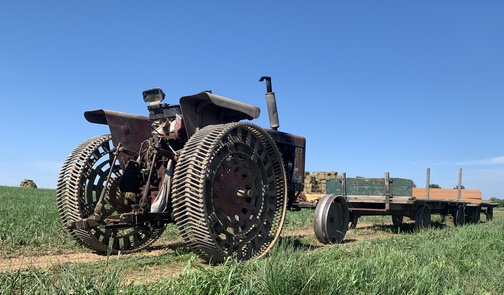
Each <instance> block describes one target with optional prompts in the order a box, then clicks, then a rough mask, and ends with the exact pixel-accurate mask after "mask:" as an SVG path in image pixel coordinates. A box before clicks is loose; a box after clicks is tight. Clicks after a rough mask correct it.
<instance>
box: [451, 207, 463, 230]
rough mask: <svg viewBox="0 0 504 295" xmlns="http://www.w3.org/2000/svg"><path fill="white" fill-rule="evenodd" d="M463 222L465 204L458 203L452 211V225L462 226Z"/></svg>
mask: <svg viewBox="0 0 504 295" xmlns="http://www.w3.org/2000/svg"><path fill="white" fill-rule="evenodd" d="M464 224H465V206H464V205H459V206H457V209H456V210H455V212H454V213H453V225H454V226H463V225H464Z"/></svg>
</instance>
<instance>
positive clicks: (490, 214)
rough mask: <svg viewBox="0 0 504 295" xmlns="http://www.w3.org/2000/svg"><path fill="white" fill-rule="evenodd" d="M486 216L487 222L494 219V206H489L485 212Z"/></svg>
mask: <svg viewBox="0 0 504 295" xmlns="http://www.w3.org/2000/svg"><path fill="white" fill-rule="evenodd" d="M485 216H486V220H487V221H490V220H492V219H493V207H492V206H488V207H487V208H486V210H485Z"/></svg>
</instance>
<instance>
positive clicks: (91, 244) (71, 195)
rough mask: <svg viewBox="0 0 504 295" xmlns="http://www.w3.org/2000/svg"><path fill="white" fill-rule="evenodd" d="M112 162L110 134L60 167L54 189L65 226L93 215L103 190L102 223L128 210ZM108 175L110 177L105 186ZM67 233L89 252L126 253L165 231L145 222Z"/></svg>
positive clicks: (91, 142)
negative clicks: (88, 249)
mask: <svg viewBox="0 0 504 295" xmlns="http://www.w3.org/2000/svg"><path fill="white" fill-rule="evenodd" d="M113 159H114V155H113V145H112V140H111V136H110V135H102V136H97V137H93V138H91V139H88V140H87V141H84V142H83V143H81V144H80V145H79V146H78V147H77V148H75V150H73V151H72V153H71V154H70V155H69V156H68V158H67V159H66V161H65V163H64V164H63V167H62V168H61V172H60V175H59V177H58V186H57V189H56V198H57V206H58V212H59V215H60V217H61V220H62V221H63V224H64V225H65V226H66V225H67V224H68V223H70V222H75V221H78V220H82V219H86V218H88V217H90V216H92V215H93V213H94V209H95V206H96V204H97V202H98V199H99V197H100V194H101V193H102V191H103V190H106V194H105V198H104V205H103V207H102V210H101V216H102V220H104V219H106V218H107V217H109V216H111V215H117V214H120V213H125V212H130V211H131V207H130V205H129V204H128V203H127V202H125V199H124V197H123V195H122V194H121V192H120V190H119V187H118V183H119V179H120V177H121V175H122V168H121V167H120V166H119V163H118V161H117V160H116V162H115V163H112V162H113ZM111 170H112V171H111ZM109 172H111V177H110V181H109V182H108V184H107V180H106V179H107V176H108V175H109ZM67 229H68V228H67ZM68 231H69V232H70V234H71V235H72V237H73V238H74V239H75V240H76V241H77V242H79V243H80V244H81V245H83V246H85V247H88V248H90V249H92V250H95V251H98V252H101V253H108V252H109V253H117V252H119V251H121V252H123V253H125V252H131V251H136V250H140V249H143V248H146V247H147V246H149V245H150V244H152V243H153V242H154V241H155V240H156V239H157V238H158V237H159V236H160V235H161V234H162V233H163V231H164V228H163V227H152V226H151V224H150V223H149V222H145V223H144V224H142V225H137V226H130V225H127V224H115V225H108V226H107V225H99V226H93V227H90V228H88V229H68Z"/></svg>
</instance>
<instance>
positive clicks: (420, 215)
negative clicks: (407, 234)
mask: <svg viewBox="0 0 504 295" xmlns="http://www.w3.org/2000/svg"><path fill="white" fill-rule="evenodd" d="M430 225H431V214H430V208H429V206H428V205H423V204H422V205H418V207H417V210H416V216H415V227H416V228H417V229H425V228H428V227H430Z"/></svg>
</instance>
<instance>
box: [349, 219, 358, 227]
mask: <svg viewBox="0 0 504 295" xmlns="http://www.w3.org/2000/svg"><path fill="white" fill-rule="evenodd" d="M358 223H359V217H352V218H351V220H350V224H349V227H350V228H351V229H356V228H357V224H358Z"/></svg>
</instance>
